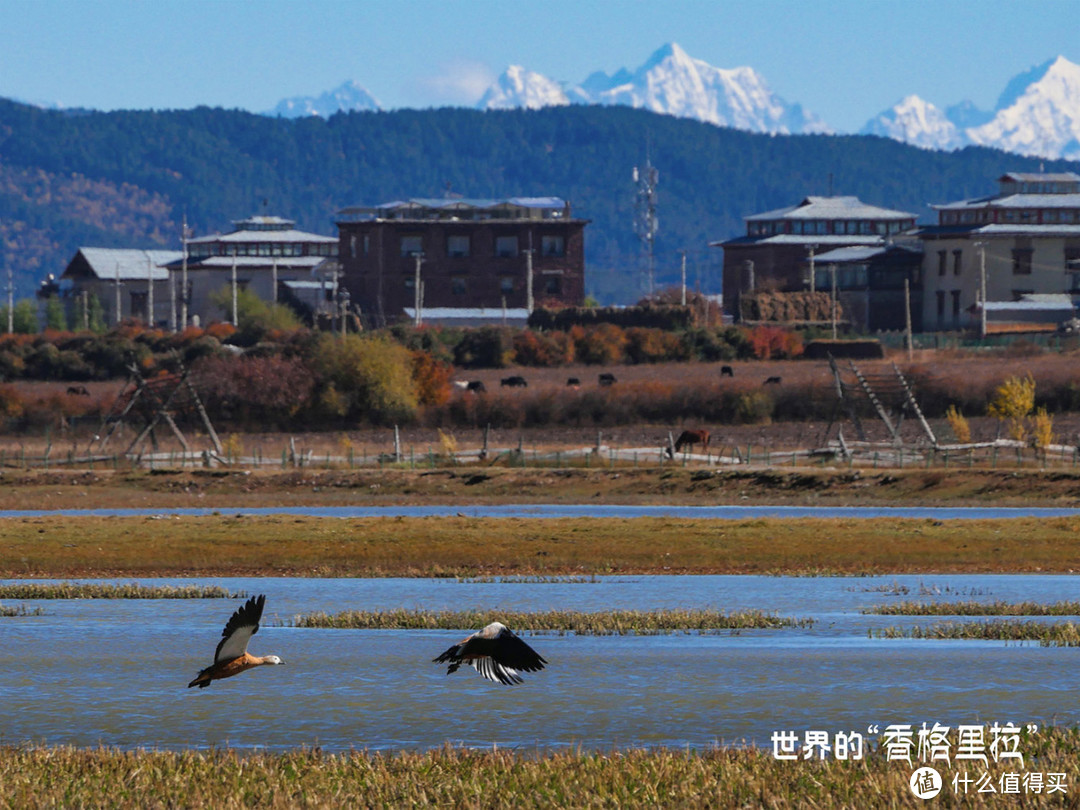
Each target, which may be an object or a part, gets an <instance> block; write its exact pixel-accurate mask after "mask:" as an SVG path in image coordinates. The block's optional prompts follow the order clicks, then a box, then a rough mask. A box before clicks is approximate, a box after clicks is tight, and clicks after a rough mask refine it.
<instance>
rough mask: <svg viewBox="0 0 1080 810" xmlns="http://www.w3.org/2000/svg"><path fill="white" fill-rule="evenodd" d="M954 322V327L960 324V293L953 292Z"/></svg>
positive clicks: (957, 291)
mask: <svg viewBox="0 0 1080 810" xmlns="http://www.w3.org/2000/svg"><path fill="white" fill-rule="evenodd" d="M952 321H953V325H954V326H955V325H957V324H959V323H960V291H959V290H953V291H952Z"/></svg>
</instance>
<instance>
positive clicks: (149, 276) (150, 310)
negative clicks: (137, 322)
mask: <svg viewBox="0 0 1080 810" xmlns="http://www.w3.org/2000/svg"><path fill="white" fill-rule="evenodd" d="M146 286H147V291H146V325H147V327H148V328H150V329H153V328H154V262H153V261H152V260H151V258H150V253H149V252H147V254H146Z"/></svg>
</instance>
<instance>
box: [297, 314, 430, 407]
mask: <svg viewBox="0 0 1080 810" xmlns="http://www.w3.org/2000/svg"><path fill="white" fill-rule="evenodd" d="M312 360H313V364H314V366H315V369H316V371H317V373H318V374H319V377H320V380H321V383H322V385H323V386H324V387H328V386H333V391H334V396H333V399H334V400H335V401H336V402H337V403H338V406H337V409H338V410H339V411H340V410H341V408H342V407H343V408H344V412H343V413H342V415H343V416H345V417H347V418H350V419H365V420H366V421H368V422H370V423H371V424H376V425H389V424H396V423H407V422H412V421H413V420H414V419H415V418H416V412H417V408H418V406H419V401H418V397H417V390H416V383H415V381H414V379H413V376H412V357H411V355H410V352H409V350H408V349H406V348H405V347H404V346H401V345H399V344H397V343H394V342H393V341H392V340H390V339H389V338H388V337H366V336H361V335H353V334H350V335H345V336H344V337H338V336H335V335H323V336H322V338H321V339H320V340H319V343H318V348H317V350H316V353H315V356H314V358H313V359H312Z"/></svg>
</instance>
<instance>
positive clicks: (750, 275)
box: [746, 259, 757, 292]
mask: <svg viewBox="0 0 1080 810" xmlns="http://www.w3.org/2000/svg"><path fill="white" fill-rule="evenodd" d="M756 284H757V282H756V281H755V280H754V260H753V259H747V260H746V290H747V292H754V287H755V285H756Z"/></svg>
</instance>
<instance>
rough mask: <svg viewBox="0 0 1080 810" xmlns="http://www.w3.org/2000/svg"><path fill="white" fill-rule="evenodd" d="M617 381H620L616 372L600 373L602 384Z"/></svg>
mask: <svg viewBox="0 0 1080 810" xmlns="http://www.w3.org/2000/svg"><path fill="white" fill-rule="evenodd" d="M616 382H618V381H617V380H616V379H615V375H614V374H601V375H600V384H601V385H614V384H615V383H616Z"/></svg>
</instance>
